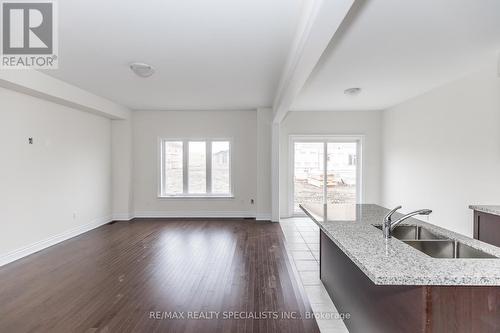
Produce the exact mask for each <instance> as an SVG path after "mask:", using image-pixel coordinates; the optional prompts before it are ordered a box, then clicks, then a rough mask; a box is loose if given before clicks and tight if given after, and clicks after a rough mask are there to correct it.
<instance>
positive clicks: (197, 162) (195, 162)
mask: <svg viewBox="0 0 500 333" xmlns="http://www.w3.org/2000/svg"><path fill="white" fill-rule="evenodd" d="M188 176H189V177H188V192H189V193H206V192H207V153H206V145H205V142H204V141H191V142H189V163H188Z"/></svg>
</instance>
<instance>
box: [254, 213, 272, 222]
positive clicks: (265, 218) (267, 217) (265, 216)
mask: <svg viewBox="0 0 500 333" xmlns="http://www.w3.org/2000/svg"><path fill="white" fill-rule="evenodd" d="M255 219H256V220H257V221H271V220H272V216H271V213H269V214H257V216H256V217H255Z"/></svg>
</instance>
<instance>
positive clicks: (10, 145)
mask: <svg viewBox="0 0 500 333" xmlns="http://www.w3.org/2000/svg"><path fill="white" fill-rule="evenodd" d="M29 137H33V144H32V145H30V144H28V138H29ZM0 151H1V152H2V163H1V164H0V170H1V172H0V184H1V186H0V210H1V212H2V222H1V232H0V265H1V264H5V263H6V262H9V261H12V260H15V259H18V258H20V257H22V256H25V255H27V254H30V253H32V252H33V251H36V250H40V249H42V248H44V247H46V246H49V245H52V244H54V243H56V242H58V241H61V240H63V239H65V238H68V237H71V236H74V235H76V234H79V233H81V232H84V231H87V230H89V229H91V228H94V227H96V226H98V225H101V224H103V223H106V222H109V220H110V218H111V216H110V215H111V193H110V189H111V158H110V155H111V125H110V120H109V119H106V118H103V117H100V116H96V115H93V114H89V113H86V112H82V111H78V110H75V109H72V108H68V107H66V106H61V105H58V104H55V103H52V102H48V101H45V100H42V99H39V98H35V97H32V96H29V95H25V94H22V93H18V92H14V91H11V90H7V89H3V88H0Z"/></svg>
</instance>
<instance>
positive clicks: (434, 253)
mask: <svg viewBox="0 0 500 333" xmlns="http://www.w3.org/2000/svg"><path fill="white" fill-rule="evenodd" d="M403 242H404V243H406V244H408V245H410V246H411V247H413V248H415V249H417V250H419V251H420V252H422V253H425V254H427V255H428V256H430V257H433V258H448V259H450V258H451V259H460V258H469V259H473V258H474V259H487V258H497V257H495V256H493V255H491V254H489V253H486V252H483V251H481V250H478V249H475V248H473V247H471V246H469V245H466V244H464V243H461V242H458V241H454V240H451V239H450V240H427V241H424V240H404V241H403ZM497 259H498V258H497Z"/></svg>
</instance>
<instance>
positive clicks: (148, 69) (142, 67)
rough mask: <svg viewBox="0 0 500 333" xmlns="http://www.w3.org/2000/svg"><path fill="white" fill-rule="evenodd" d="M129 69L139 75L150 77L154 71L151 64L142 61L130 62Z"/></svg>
mask: <svg viewBox="0 0 500 333" xmlns="http://www.w3.org/2000/svg"><path fill="white" fill-rule="evenodd" d="M130 69H131V70H132V72H134V73H135V74H136V75H137V76H140V77H150V76H151V75H153V73H154V72H155V69H154V68H153V66H151V65H148V64H144V63H142V62H134V63H132V64H130Z"/></svg>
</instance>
